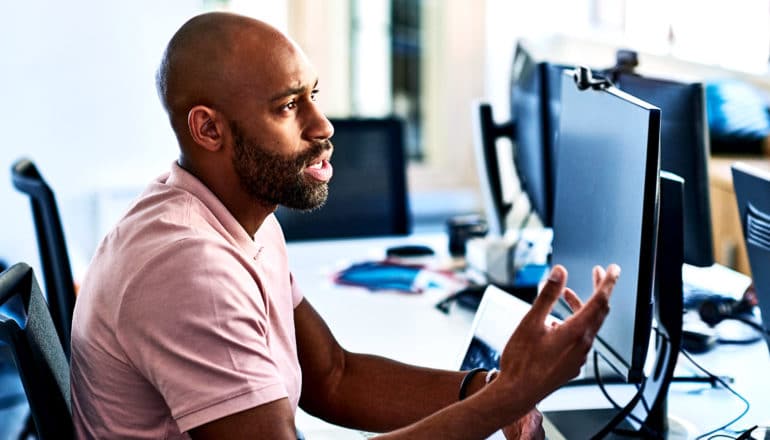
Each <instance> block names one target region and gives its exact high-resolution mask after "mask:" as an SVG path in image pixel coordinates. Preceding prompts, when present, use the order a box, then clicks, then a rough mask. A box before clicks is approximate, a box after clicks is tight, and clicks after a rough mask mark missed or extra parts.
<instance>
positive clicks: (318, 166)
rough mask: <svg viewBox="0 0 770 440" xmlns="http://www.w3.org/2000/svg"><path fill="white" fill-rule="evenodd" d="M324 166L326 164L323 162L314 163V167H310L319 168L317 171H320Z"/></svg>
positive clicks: (312, 166) (311, 166)
mask: <svg viewBox="0 0 770 440" xmlns="http://www.w3.org/2000/svg"><path fill="white" fill-rule="evenodd" d="M323 166H324V163H323V161H321V162H318V163H314V164H313V165H310V167H309V168H317V169H319V170H320V169H321V168H322V167H323Z"/></svg>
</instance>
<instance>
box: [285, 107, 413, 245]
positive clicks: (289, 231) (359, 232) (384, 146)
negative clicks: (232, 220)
mask: <svg viewBox="0 0 770 440" xmlns="http://www.w3.org/2000/svg"><path fill="white" fill-rule="evenodd" d="M330 121H331V123H332V125H334V136H333V137H332V139H331V141H332V143H333V144H334V155H333V157H332V161H331V162H332V165H333V166H334V176H333V177H332V180H331V181H330V182H329V198H328V200H327V202H326V204H325V205H324V206H323V207H321V208H320V209H318V210H316V211H313V212H298V211H292V210H290V209H288V208H285V207H283V206H281V207H279V208H278V210H277V211H276V213H275V215H276V217H278V221H279V222H280V223H281V226H282V227H283V231H284V235H285V236H286V240H287V241H293V240H318V239H335V238H350V237H372V236H386V235H406V234H408V233H409V232H410V229H411V222H410V217H409V208H408V201H407V189H406V188H407V187H406V161H405V158H404V122H403V121H402V120H400V119H395V118H385V119H355V118H353V119H330Z"/></svg>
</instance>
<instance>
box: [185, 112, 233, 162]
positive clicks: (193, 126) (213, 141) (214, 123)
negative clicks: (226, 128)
mask: <svg viewBox="0 0 770 440" xmlns="http://www.w3.org/2000/svg"><path fill="white" fill-rule="evenodd" d="M223 122H224V121H223V119H222V118H221V117H220V115H219V114H218V113H217V112H216V111H215V110H213V109H211V108H210V107H206V106H205V105H196V106H195V107H193V108H191V109H190V112H189V113H187V127H188V128H189V130H190V136H191V137H192V139H193V141H195V143H196V144H198V145H200V146H201V147H203V148H205V149H207V150H209V151H217V150H219V149H220V148H222V139H223V138H222V134H223V125H222V124H223Z"/></svg>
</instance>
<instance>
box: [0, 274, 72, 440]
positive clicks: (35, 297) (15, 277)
mask: <svg viewBox="0 0 770 440" xmlns="http://www.w3.org/2000/svg"><path fill="white" fill-rule="evenodd" d="M0 306H3V309H2V313H0V340H2V341H3V342H5V343H7V344H8V345H9V346H10V347H11V352H12V353H13V359H14V362H15V363H16V367H17V369H18V371H19V376H20V377H21V382H22V384H23V386H24V392H25V394H26V395H27V401H28V403H29V407H30V411H31V414H32V419H33V420H34V422H35V429H36V435H37V438H39V439H41V440H45V439H69V438H73V435H74V434H73V427H72V412H71V409H70V377H69V365H68V364H67V358H66V357H65V355H64V350H63V349H62V345H61V342H60V341H59V337H58V334H57V332H56V328H55V326H54V323H53V321H52V319H51V314H50V312H49V310H48V307H47V305H46V302H45V299H44V298H43V295H42V293H41V292H40V287H39V286H38V284H37V280H36V279H35V276H34V274H33V272H32V268H30V267H29V266H27V265H26V264H24V263H19V264H16V265H14V266H12V267H11V268H10V269H8V270H6V271H5V272H3V273H2V274H0Z"/></svg>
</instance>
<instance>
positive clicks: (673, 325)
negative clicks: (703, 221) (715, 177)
mask: <svg viewBox="0 0 770 440" xmlns="http://www.w3.org/2000/svg"><path fill="white" fill-rule="evenodd" d="M683 186H684V181H683V180H682V179H681V178H679V177H678V176H676V175H673V174H671V173H667V172H661V175H660V214H659V219H658V239H657V244H658V245H657V249H656V261H655V282H654V284H653V285H654V289H655V292H654V295H655V309H654V313H655V318H656V320H657V323H658V327H657V331H656V332H655V335H656V336H655V337H656V339H655V342H656V344H655V345H656V349H655V364H654V367H653V370H652V372H651V374H650V375H649V377H647V380H646V383H645V387H644V391H643V393H642V394H643V396H644V398H643V399H641V398H640V399H632V401H631V402H629V404H627V405H626V407H625V408H622V409H620V410H618V409H614V408H606V409H586V410H570V411H547V412H545V413H544V415H545V417H547V418H548V420H549V422H550V423H551V424H553V425H554V426H555V428H556V429H558V430H559V431H560V432H561V433H562V434H564V437H565V438H616V437H614V436H613V434H612V431H613V430H631V431H637V432H638V433H639V434H641V435H643V436H644V435H645V430H644V428H643V427H642V426H640V425H639V424H638V423H636V422H634V421H633V419H632V418H630V417H626V415H627V414H633V415H634V416H635V417H636V418H637V419H638V420H643V421H644V425H645V426H646V427H647V428H649V429H650V430H652V431H654V432H655V433H659V434H660V438H667V439H672V438H688V437H689V435H691V434H692V433H691V432H689V429H688V427H687V425H685V424H684V423H681V422H679V421H677V420H676V419H672V418H670V417H668V409H667V406H668V405H667V403H666V398H667V396H668V388H669V385H670V384H671V378H672V377H673V376H674V367H675V366H676V361H677V358H678V356H679V348H680V347H681V343H682V310H683V306H682V264H683V262H684V242H683V240H682V235H683V229H684V226H683V214H682V212H683V208H682V207H683ZM646 406H647V407H649V411H647V408H646ZM680 434H681V435H682V437H679V435H680ZM649 437H650V435H649V432H648V433H647V435H646V436H644V438H649ZM622 438H628V436H627V435H626V436H623V437H622ZM653 438H654V437H653Z"/></svg>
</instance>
